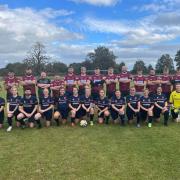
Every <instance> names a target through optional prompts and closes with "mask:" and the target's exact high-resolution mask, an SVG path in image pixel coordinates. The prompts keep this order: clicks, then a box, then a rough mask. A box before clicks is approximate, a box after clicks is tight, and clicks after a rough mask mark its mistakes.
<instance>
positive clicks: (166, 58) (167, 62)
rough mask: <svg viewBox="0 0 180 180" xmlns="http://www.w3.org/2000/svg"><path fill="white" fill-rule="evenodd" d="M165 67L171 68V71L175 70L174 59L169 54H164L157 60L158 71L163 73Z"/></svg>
mask: <svg viewBox="0 0 180 180" xmlns="http://www.w3.org/2000/svg"><path fill="white" fill-rule="evenodd" d="M165 68H169V72H174V64H173V59H172V58H171V56H170V55H169V54H163V55H162V56H161V57H160V58H159V59H158V61H157V64H156V72H157V73H163V70H164V69H165Z"/></svg>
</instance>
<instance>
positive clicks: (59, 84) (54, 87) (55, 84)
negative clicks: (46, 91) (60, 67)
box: [50, 75, 65, 98]
mask: <svg viewBox="0 0 180 180" xmlns="http://www.w3.org/2000/svg"><path fill="white" fill-rule="evenodd" d="M64 87H65V82H64V79H63V78H62V77H60V76H59V75H55V76H54V80H53V81H51V87H50V88H51V92H52V97H54V98H58V97H59V92H60V91H59V90H60V88H64Z"/></svg>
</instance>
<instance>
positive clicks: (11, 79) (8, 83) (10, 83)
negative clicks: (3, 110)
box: [4, 71, 19, 99]
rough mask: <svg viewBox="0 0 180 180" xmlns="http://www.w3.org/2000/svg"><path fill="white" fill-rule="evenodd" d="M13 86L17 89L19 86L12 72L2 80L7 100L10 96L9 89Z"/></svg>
mask: <svg viewBox="0 0 180 180" xmlns="http://www.w3.org/2000/svg"><path fill="white" fill-rule="evenodd" d="M13 86H16V87H18V86H19V80H18V78H17V77H16V76H15V74H14V72H12V71H10V72H9V73H8V76H7V77H6V78H5V80H4V87H5V89H6V91H7V94H6V98H7V99H8V98H9V97H10V96H11V95H12V94H11V89H12V87H13Z"/></svg>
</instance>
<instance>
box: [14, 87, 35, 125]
mask: <svg viewBox="0 0 180 180" xmlns="http://www.w3.org/2000/svg"><path fill="white" fill-rule="evenodd" d="M37 107H38V102H37V99H36V96H33V95H32V94H31V89H26V90H25V94H24V97H23V98H22V99H21V102H20V105H19V112H20V114H18V116H17V119H18V120H19V121H20V122H22V121H23V120H24V119H25V118H27V119H28V123H29V127H30V128H33V127H34V121H35V119H34V116H35V114H36V113H37Z"/></svg>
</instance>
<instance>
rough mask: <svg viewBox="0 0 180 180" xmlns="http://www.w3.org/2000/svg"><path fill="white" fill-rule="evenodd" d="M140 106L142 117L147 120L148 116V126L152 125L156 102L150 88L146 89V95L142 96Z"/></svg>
mask: <svg viewBox="0 0 180 180" xmlns="http://www.w3.org/2000/svg"><path fill="white" fill-rule="evenodd" d="M140 107H141V109H140V115H141V119H142V120H143V121H146V120H147V117H148V127H149V128H150V127H152V119H153V108H154V102H153V99H152V98H151V97H150V96H149V90H148V89H145V90H144V96H142V97H141V98H140Z"/></svg>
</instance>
